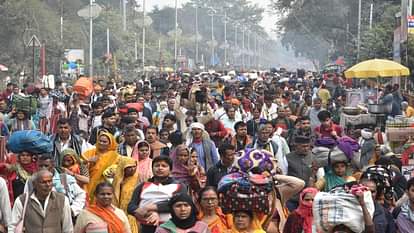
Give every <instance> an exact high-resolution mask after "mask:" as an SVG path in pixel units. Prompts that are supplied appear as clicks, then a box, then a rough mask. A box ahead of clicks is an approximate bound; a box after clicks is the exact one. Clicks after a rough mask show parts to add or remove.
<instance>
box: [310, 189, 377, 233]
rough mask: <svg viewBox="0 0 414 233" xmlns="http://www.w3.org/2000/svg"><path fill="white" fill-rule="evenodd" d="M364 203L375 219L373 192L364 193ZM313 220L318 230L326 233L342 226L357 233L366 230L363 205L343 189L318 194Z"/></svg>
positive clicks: (314, 205) (314, 204)
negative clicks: (330, 229) (332, 228)
mask: <svg viewBox="0 0 414 233" xmlns="http://www.w3.org/2000/svg"><path fill="white" fill-rule="evenodd" d="M364 201H365V205H366V207H367V209H368V212H369V213H370V215H371V217H373V216H374V215H373V214H374V210H375V207H374V202H373V201H372V197H371V192H369V191H366V192H364ZM313 218H314V222H315V224H316V227H317V229H318V230H319V231H321V232H325V233H327V232H328V229H329V228H330V227H335V226H338V225H341V224H343V225H345V226H347V227H348V228H349V229H351V230H352V231H353V232H356V233H361V232H363V231H364V230H365V225H364V217H363V213H362V208H361V205H360V204H359V202H358V200H357V198H356V197H355V196H354V195H353V194H351V193H347V192H345V191H343V189H342V190H341V188H339V189H338V188H337V189H333V190H332V191H331V192H329V193H326V192H319V193H318V194H316V196H315V198H314V201H313Z"/></svg>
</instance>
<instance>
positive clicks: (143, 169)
mask: <svg viewBox="0 0 414 233" xmlns="http://www.w3.org/2000/svg"><path fill="white" fill-rule="evenodd" d="M142 144H146V145H147V146H148V150H149V152H148V156H146V157H145V158H142V157H140V154H139V147H138V145H142ZM150 154H151V145H150V144H149V143H148V142H147V141H145V140H141V141H138V142H137V143H136V144H135V146H134V149H133V150H132V158H133V159H135V160H136V161H138V167H137V171H138V173H139V176H138V181H139V183H141V182H144V181H147V180H148V179H149V178H151V177H152V176H153V174H152V159H151V158H150Z"/></svg>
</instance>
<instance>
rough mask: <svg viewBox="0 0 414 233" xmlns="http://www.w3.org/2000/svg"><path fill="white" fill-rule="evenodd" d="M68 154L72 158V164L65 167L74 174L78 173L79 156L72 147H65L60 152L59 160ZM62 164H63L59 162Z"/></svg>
mask: <svg viewBox="0 0 414 233" xmlns="http://www.w3.org/2000/svg"><path fill="white" fill-rule="evenodd" d="M66 155H68V156H70V157H71V158H72V160H73V165H72V166H70V167H67V169H68V170H69V171H71V172H73V173H75V174H80V166H79V164H80V161H79V156H78V154H77V153H76V151H75V150H74V149H72V148H66V149H64V150H63V151H62V152H61V153H60V161H61V162H62V161H63V158H64V157H65V156H66ZM61 165H63V164H61Z"/></svg>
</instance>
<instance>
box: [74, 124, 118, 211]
mask: <svg viewBox="0 0 414 233" xmlns="http://www.w3.org/2000/svg"><path fill="white" fill-rule="evenodd" d="M101 135H105V136H106V137H108V138H109V148H108V150H107V151H106V152H104V153H99V154H98V149H97V148H92V149H90V150H87V151H85V153H83V155H82V159H84V160H86V161H89V159H91V158H93V157H96V156H97V157H98V159H97V161H96V162H95V163H94V164H92V163H89V177H90V181H89V184H88V185H87V193H88V194H89V196H90V199H89V203H90V204H93V203H94V193H95V189H96V186H97V185H98V184H99V183H101V182H103V181H105V180H106V177H105V174H104V173H106V172H107V171H108V170H111V169H113V168H114V167H116V164H117V163H118V160H119V158H120V155H119V154H118V153H117V143H116V141H115V138H114V136H113V135H112V134H110V133H107V132H102V133H101V134H100V135H99V136H101ZM99 146H100V145H99V140H98V142H97V143H96V147H98V148H99Z"/></svg>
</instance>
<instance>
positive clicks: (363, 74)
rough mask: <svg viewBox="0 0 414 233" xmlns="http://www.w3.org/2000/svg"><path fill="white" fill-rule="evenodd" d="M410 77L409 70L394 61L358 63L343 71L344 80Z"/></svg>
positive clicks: (383, 60)
mask: <svg viewBox="0 0 414 233" xmlns="http://www.w3.org/2000/svg"><path fill="white" fill-rule="evenodd" d="M408 75H410V70H409V69H408V68H407V67H405V66H403V65H401V64H399V63H397V62H394V61H390V60H385V59H372V60H366V61H363V62H360V63H358V64H356V65H354V66H352V67H351V68H349V69H348V70H346V71H345V77H346V78H383V77H396V76H398V77H402V76H408Z"/></svg>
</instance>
